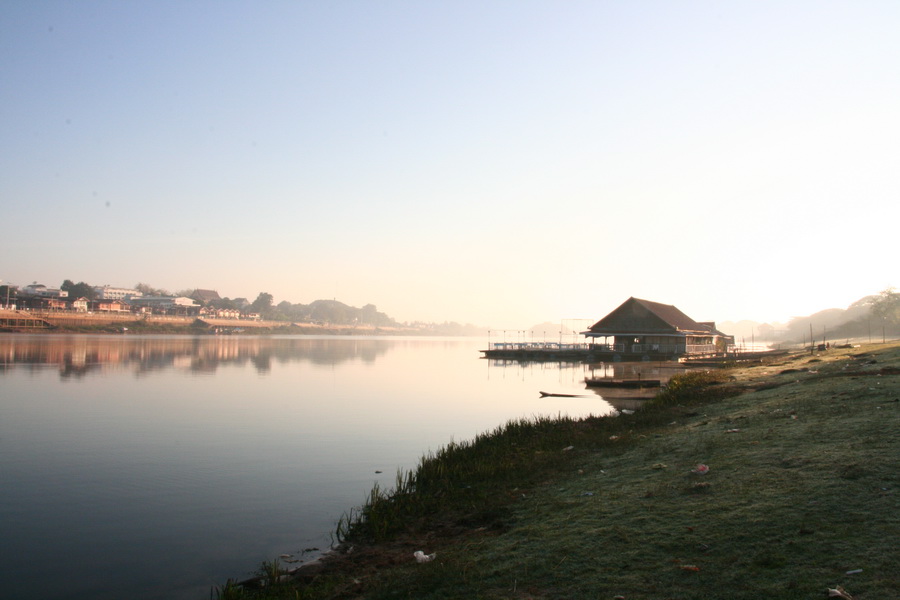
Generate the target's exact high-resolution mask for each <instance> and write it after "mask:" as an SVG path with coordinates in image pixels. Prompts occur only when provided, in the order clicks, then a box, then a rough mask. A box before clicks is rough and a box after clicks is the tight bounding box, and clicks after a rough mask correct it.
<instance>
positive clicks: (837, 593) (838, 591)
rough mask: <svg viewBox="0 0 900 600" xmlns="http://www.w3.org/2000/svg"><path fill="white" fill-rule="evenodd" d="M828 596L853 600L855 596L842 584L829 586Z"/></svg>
mask: <svg viewBox="0 0 900 600" xmlns="http://www.w3.org/2000/svg"><path fill="white" fill-rule="evenodd" d="M828 597H829V598H843V599H844V600H853V596H851V595H850V594H849V593H847V590H845V589H844V588H842V587H841V586H837V587H836V588H828Z"/></svg>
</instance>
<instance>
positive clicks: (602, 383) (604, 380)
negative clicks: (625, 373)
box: [584, 377, 662, 389]
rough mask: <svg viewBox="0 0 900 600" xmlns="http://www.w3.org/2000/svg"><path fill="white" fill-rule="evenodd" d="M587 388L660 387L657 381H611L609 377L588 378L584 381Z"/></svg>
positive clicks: (659, 382)
mask: <svg viewBox="0 0 900 600" xmlns="http://www.w3.org/2000/svg"><path fill="white" fill-rule="evenodd" d="M584 384H585V385H586V386H588V387H610V388H632V389H634V388H657V387H660V386H661V385H662V381H660V380H659V379H613V378H609V377H588V378H586V379H585V380H584Z"/></svg>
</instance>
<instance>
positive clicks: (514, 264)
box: [0, 0, 900, 329]
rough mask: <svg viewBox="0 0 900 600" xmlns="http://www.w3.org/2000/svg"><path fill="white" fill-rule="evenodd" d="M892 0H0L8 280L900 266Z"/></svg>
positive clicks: (383, 306) (530, 276) (749, 298)
mask: <svg viewBox="0 0 900 600" xmlns="http://www.w3.org/2000/svg"><path fill="white" fill-rule="evenodd" d="M898 31H900V3H898V2H896V1H894V0H886V1H883V2H879V1H866V0H853V1H847V2H835V1H827V0H819V1H790V0H780V1H773V2H767V1H764V0H763V1H747V2H741V1H735V2H722V3H717V2H707V1H696V2H695V1H680V2H672V1H659V2H654V1H643V0H636V1H629V2H611V1H603V0H594V1H590V2H580V1H567V2H554V1H528V0H515V1H487V2H485V1H483V0H480V1H468V0H454V1H453V2H412V1H410V2H400V1H394V0H384V1H380V2H368V1H346V0H336V1H328V2H325V1H319V2H313V1H305V2H300V1H290V2H288V1H267V2H250V1H236V0H233V1H226V2H221V1H215V2H212V1H210V2H201V1H178V2H175V1H165V0H163V1H140V0H138V1H134V2H120V1H118V0H114V1H110V2H98V1H93V0H82V1H79V2H70V1H52V0H51V1H42V2H29V1H26V0H10V1H7V2H3V3H0V202H2V204H0V215H2V220H0V223H2V238H0V239H2V246H0V247H2V249H0V279H2V280H3V282H4V283H5V282H10V283H13V284H18V285H27V284H29V283H32V282H34V281H37V282H39V283H43V284H45V285H48V286H59V285H60V284H61V283H62V282H63V280H65V279H71V280H73V281H75V282H78V281H86V282H88V283H91V284H93V285H104V284H109V285H113V286H117V287H131V286H133V285H135V284H137V283H138V282H141V283H146V284H149V285H152V286H154V287H161V288H165V289H168V290H171V291H175V290H182V289H193V288H204V289H215V290H217V291H218V292H219V293H220V294H221V295H222V296H227V297H232V298H234V297H246V298H249V299H250V300H253V299H254V298H255V297H256V296H257V294H259V293H260V292H267V293H270V294H272V295H273V297H274V301H275V303H276V304H277V303H278V302H281V301H285V300H286V301H288V302H291V303H303V304H308V303H310V302H312V301H314V300H316V299H332V298H333V299H337V300H340V301H342V302H345V303H347V304H350V305H353V306H363V305H365V304H369V303H371V304H375V305H376V306H377V307H378V310H380V311H382V312H385V313H387V314H388V315H389V316H391V317H393V318H395V319H397V320H399V321H417V320H419V321H435V322H442V321H458V322H463V323H473V324H477V325H481V326H485V327H493V328H511V329H512V328H519V329H522V328H527V327H530V326H531V325H533V324H535V323H540V322H543V321H551V322H559V321H562V320H566V319H599V318H601V317H603V316H604V315H606V314H607V313H608V312H610V311H611V310H612V309H614V308H615V307H617V306H618V305H619V304H621V303H622V302H624V301H625V300H626V299H627V298H629V297H630V296H635V297H638V298H645V299H648V300H653V301H656V302H662V303H665V304H674V305H675V306H677V307H678V308H680V309H681V310H682V311H684V312H685V313H687V314H688V315H690V316H691V317H693V318H694V319H697V320H703V321H708V320H709V321H711V320H715V321H718V322H721V321H728V320H730V321H738V320H742V319H751V320H756V321H760V322H765V321H768V322H785V321H787V320H788V319H790V318H791V317H792V316H801V315H808V314H811V313H813V312H816V311H818V310H821V309H825V308H846V307H847V306H848V305H849V304H851V303H852V302H854V301H856V300H858V299H859V298H861V297H863V296H866V295H869V294H875V293H877V292H879V291H881V290H883V289H885V288H887V287H889V286H900V276H898V275H900V267H898V257H900V250H898V248H900V244H898V239H900V235H898V233H900V208H898V199H900V168H898V167H900V109H898V107H900V60H898V57H900V35H897V32H898Z"/></svg>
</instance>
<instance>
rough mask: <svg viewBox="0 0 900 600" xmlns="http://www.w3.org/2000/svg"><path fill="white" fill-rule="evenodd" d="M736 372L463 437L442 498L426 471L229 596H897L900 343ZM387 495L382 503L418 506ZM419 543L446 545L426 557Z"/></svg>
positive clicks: (429, 547) (224, 594) (428, 549)
mask: <svg viewBox="0 0 900 600" xmlns="http://www.w3.org/2000/svg"><path fill="white" fill-rule="evenodd" d="M719 373H721V374H723V375H724V379H722V380H716V381H711V382H709V383H708V384H707V385H706V386H705V387H704V388H703V389H702V390H701V389H695V390H690V389H688V390H686V393H685V394H683V395H681V396H671V397H669V398H668V400H667V401H663V402H658V403H656V404H655V405H652V406H651V407H647V408H646V409H642V410H640V411H637V412H636V413H635V414H633V415H629V414H622V415H620V416H619V417H615V418H591V419H585V420H580V421H574V422H573V421H569V420H565V419H562V420H559V421H558V422H555V423H548V422H543V423H538V424H535V425H533V426H531V427H530V428H529V427H528V426H525V425H522V426H521V427H520V426H515V427H510V426H507V427H506V428H499V429H498V430H497V431H496V432H491V433H489V434H486V435H485V436H482V437H480V438H479V439H478V440H475V441H474V442H473V443H472V444H471V445H469V446H467V445H465V444H461V445H459V446H460V447H461V449H460V457H459V459H458V462H459V463H460V464H459V465H456V467H459V470H458V473H464V474H463V475H458V478H457V479H456V480H453V481H449V482H448V483H447V484H446V486H445V487H443V488H439V487H437V484H434V486H433V487H432V488H431V489H433V490H435V493H434V496H435V497H431V498H426V497H425V495H426V494H428V491H427V490H428V489H429V488H428V486H426V485H424V483H423V481H424V479H423V480H420V481H419V482H417V483H418V487H419V488H421V494H422V497H421V498H420V499H419V500H416V501H415V502H410V503H408V506H409V507H410V508H408V509H407V510H408V511H409V512H408V513H407V514H406V516H404V514H403V513H401V514H397V515H395V516H393V517H391V518H394V519H395V521H393V522H391V523H390V524H389V527H388V526H386V528H385V532H384V533H383V534H378V533H375V534H374V535H373V534H372V531H366V529H367V525H366V519H362V521H361V522H362V523H363V526H361V527H360V528H359V529H358V530H357V531H356V532H354V531H353V529H352V528H350V529H349V530H346V531H345V537H346V539H344V540H343V543H341V544H340V545H339V546H338V548H337V549H336V550H335V551H334V552H332V553H329V554H327V555H325V556H324V557H322V558H321V559H319V560H317V561H316V562H315V565H314V566H308V567H301V568H300V569H298V570H297V571H296V572H294V573H293V574H291V575H288V576H286V577H285V575H286V574H285V573H284V572H282V571H281V570H280V569H279V567H278V565H277V564H271V565H269V566H270V567H273V569H271V571H272V572H273V573H274V574H275V577H274V578H272V577H269V578H268V579H267V578H266V576H265V575H263V576H262V577H261V578H260V579H259V580H258V581H259V582H266V581H268V582H269V585H268V586H264V587H263V588H262V589H261V590H259V591H252V590H250V589H249V585H245V586H238V587H235V586H233V585H226V586H223V587H222V588H220V589H218V590H217V595H218V596H219V597H221V598H230V597H259V598H282V597H285V598H286V597H296V594H297V593H300V594H301V596H300V597H303V598H322V599H325V598H388V597H398V594H399V596H400V597H416V598H435V599H437V598H471V597H480V598H559V597H569V598H571V597H609V598H613V597H624V598H628V599H632V598H647V599H650V598H660V597H671V598H700V597H704V598H735V599H743V598H746V599H748V600H749V599H750V598H754V599H755V598H759V597H761V596H762V597H764V596H773V597H790V598H794V597H796V598H808V597H812V596H822V595H824V593H825V590H826V589H837V588H838V586H841V587H842V588H843V589H845V590H846V592H847V593H848V595H849V594H852V595H853V597H854V598H856V599H857V600H859V599H861V598H862V599H865V598H878V597H888V596H889V595H890V594H891V593H893V592H894V591H895V590H896V589H898V586H900V581H898V578H897V575H896V574H895V572H894V571H895V569H894V568H893V567H894V566H896V564H897V563H898V559H900V557H898V553H897V549H896V547H895V544H894V543H893V542H892V540H895V539H896V537H897V534H898V533H900V521H898V516H897V511H896V507H897V494H898V492H900V489H898V488H900V481H898V476H897V474H898V472H900V440H898V431H900V427H898V425H900V410H898V406H900V404H898V395H900V345H898V344H896V343H893V344H864V345H862V346H859V347H854V348H846V349H832V350H828V351H826V352H816V353H812V354H811V353H809V352H804V353H797V354H792V355H788V356H782V357H777V358H775V359H773V360H770V361H766V362H763V363H761V364H758V365H746V366H740V367H739V368H735V369H731V370H728V371H719ZM532 434H534V435H532ZM463 446H466V447H463ZM488 449H489V450H488ZM445 455H446V453H445V452H444V451H443V450H442V451H441V452H439V453H437V454H436V455H432V456H430V457H426V459H423V461H422V464H423V465H424V464H426V463H427V462H429V461H437V459H438V457H439V456H440V457H443V458H446V456H445ZM463 455H465V456H463ZM507 463H508V464H509V466H508V468H507V467H505V466H504V465H506V464H507ZM488 465H490V466H491V469H493V470H492V471H490V475H489V476H484V475H479V473H478V471H479V469H481V467H486V466H488ZM497 465H500V466H499V467H498V466H497ZM456 467H454V468H456ZM504 469H505V470H504ZM420 470H421V469H420ZM484 472H485V473H488V471H487V470H485V471H484ZM418 476H420V477H422V476H423V474H421V473H420V474H419V475H418ZM414 487H415V486H414ZM412 491H413V488H410V490H408V491H404V492H402V495H404V496H409V497H413V496H415V493H412ZM416 493H419V492H416ZM374 498H375V500H376V502H375V503H374V504H373V503H372V502H371V499H370V504H369V506H370V507H372V506H376V507H378V508H379V510H381V509H383V508H386V507H390V506H393V505H398V504H400V502H399V501H398V500H399V497H398V496H397V495H393V496H392V495H391V494H390V493H385V492H381V493H380V495H379V494H375V495H374ZM416 503H421V508H422V510H419V509H418V508H417V504H416ZM366 511H367V509H366V508H365V507H363V508H361V509H358V511H357V512H356V513H355V514H356V515H357V520H359V519H358V517H359V515H366V516H367V517H372V516H373V515H374V513H373V512H372V511H370V512H369V513H368V514H367V513H366ZM353 514H354V513H353V512H351V513H350V516H351V517H352V516H353ZM350 520H352V519H350ZM368 525H371V523H369V524H368ZM368 528H369V529H372V528H371V527H368ZM388 530H390V531H388ZM416 551H422V552H423V553H424V554H425V555H430V554H432V553H435V554H436V556H435V558H434V559H433V560H430V561H426V562H422V563H420V562H417V560H416V559H415V558H414V553H415V552H416ZM279 578H282V579H284V581H282V582H281V583H276V582H277V581H278V580H279ZM245 583H247V582H245ZM297 586H300V587H299V589H298V588H297ZM238 592H240V594H244V593H246V594H249V595H248V596H239V595H237V594H238Z"/></svg>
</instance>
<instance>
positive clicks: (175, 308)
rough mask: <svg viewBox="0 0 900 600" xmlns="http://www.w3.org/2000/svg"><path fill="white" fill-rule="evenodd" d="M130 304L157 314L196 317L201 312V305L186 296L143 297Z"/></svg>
mask: <svg viewBox="0 0 900 600" xmlns="http://www.w3.org/2000/svg"><path fill="white" fill-rule="evenodd" d="M129 302H130V304H131V305H132V306H133V307H135V308H139V309H150V310H152V311H153V312H155V313H163V314H176V315H196V314H198V313H199V311H200V305H199V304H197V303H196V302H194V301H193V300H192V299H190V298H187V297H185V296H178V297H175V296H141V297H140V298H132V299H131V300H130V301H129Z"/></svg>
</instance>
